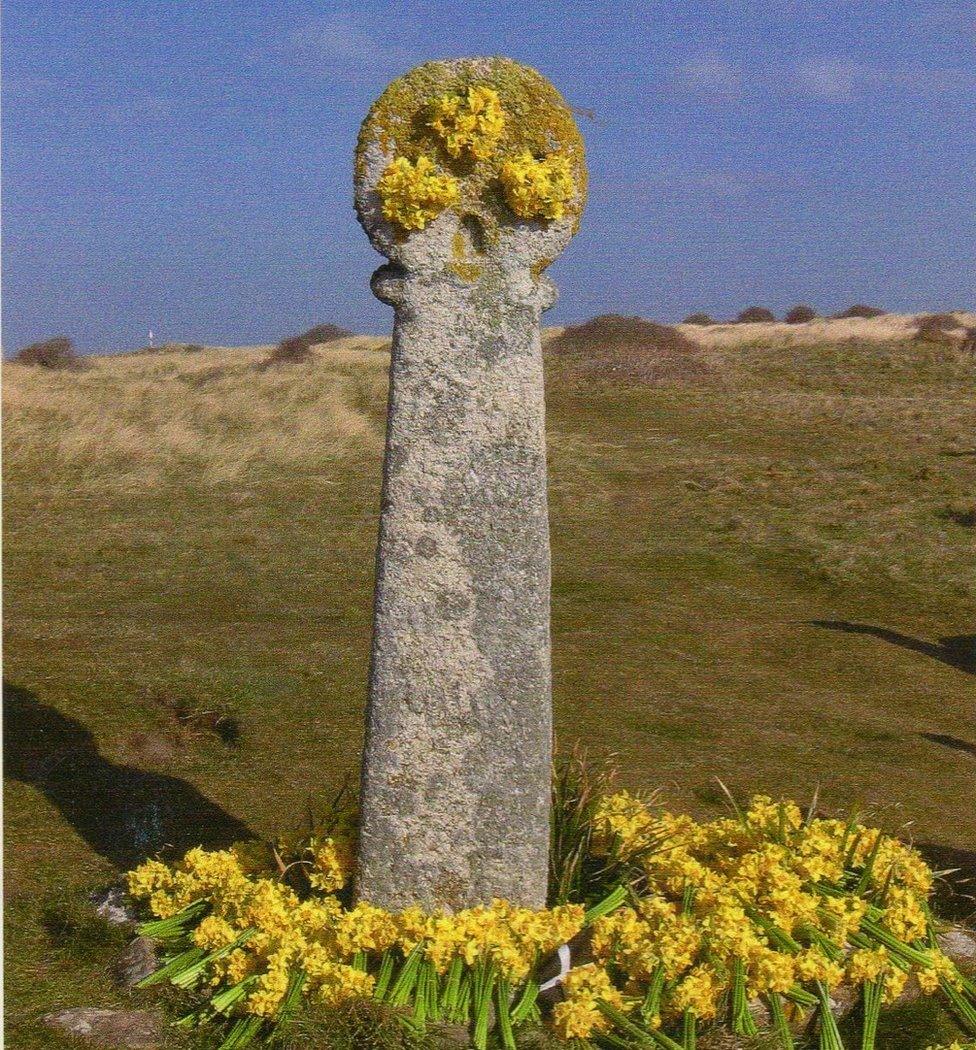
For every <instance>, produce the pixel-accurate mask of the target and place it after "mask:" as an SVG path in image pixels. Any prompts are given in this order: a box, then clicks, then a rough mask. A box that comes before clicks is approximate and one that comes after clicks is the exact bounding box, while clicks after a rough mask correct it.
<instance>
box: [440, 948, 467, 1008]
mask: <svg viewBox="0 0 976 1050" xmlns="http://www.w3.org/2000/svg"><path fill="white" fill-rule="evenodd" d="M463 969H464V963H463V962H462V961H461V958H460V956H458V955H455V956H454V958H453V959H452V960H451V965H450V966H449V967H448V968H447V980H446V981H445V982H444V991H443V992H441V1011H442V1012H443V1013H444V1015H445V1016H446V1017H447V1018H448V1019H450V1020H453V1019H454V1012H455V1010H456V1009H457V1001H458V993H459V992H460V991H461V974H462V972H463Z"/></svg>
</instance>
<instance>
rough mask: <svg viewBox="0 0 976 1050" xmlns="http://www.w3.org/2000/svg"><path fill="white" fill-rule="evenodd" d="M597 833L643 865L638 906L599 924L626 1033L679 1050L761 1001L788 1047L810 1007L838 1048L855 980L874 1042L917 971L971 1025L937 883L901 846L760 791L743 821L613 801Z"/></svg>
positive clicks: (610, 1007) (605, 806) (970, 1001)
mask: <svg viewBox="0 0 976 1050" xmlns="http://www.w3.org/2000/svg"><path fill="white" fill-rule="evenodd" d="M593 824H594V842H595V843H596V847H597V848H598V849H606V850H609V849H611V848H612V849H613V850H614V851H615V853H616V855H617V856H622V857H625V858H627V859H628V861H629V862H630V863H631V864H632V865H633V866H634V868H635V870H636V872H637V876H636V883H635V895H634V897H635V899H634V900H633V902H632V903H631V904H630V905H629V906H627V907H623V908H621V909H619V910H617V911H616V912H615V913H613V914H612V915H609V916H607V917H605V918H602V919H601V920H600V921H598V922H597V923H596V924H595V931H594V938H593V949H594V954H595V957H596V961H597V963H598V964H600V965H602V966H603V967H604V968H605V969H606V970H607V972H610V973H613V974H615V975H617V977H618V984H619V986H620V988H621V989H622V991H623V993H624V994H625V997H627V998H625V1004H624V1007H621V1006H620V1004H619V1003H614V1002H609V1001H608V1002H607V1003H606V1006H605V1010H604V1016H605V1017H609V1018H611V1019H613V1020H614V1022H615V1024H616V1029H617V1031H618V1033H619V1034H622V1035H626V1034H628V1033H629V1034H630V1035H634V1036H637V1037H638V1039H643V1040H644V1041H645V1042H646V1040H647V1039H651V1040H652V1042H653V1041H657V1042H659V1043H660V1045H664V1046H672V1048H673V1046H674V1045H680V1044H676V1037H677V1038H680V1039H681V1040H683V1041H684V1042H687V1041H688V1040H690V1039H691V1040H693V1038H694V1029H695V1026H696V1025H697V1024H698V1022H708V1021H711V1020H712V1019H721V1018H723V1017H725V1016H726V1015H727V1016H728V1019H729V1021H730V1023H731V1025H732V1027H733V1029H734V1030H735V1031H736V1032H738V1033H739V1034H746V1035H750V1034H755V1030H756V1025H755V1021H754V1019H753V1017H752V1014H751V1012H750V1010H749V1008H748V1004H749V1002H750V1001H752V1000H755V999H757V998H762V999H764V1000H765V1001H766V1003H767V1005H768V1007H769V1011H770V1015H771V1017H772V1018H773V1021H774V1024H775V1025H776V1028H777V1030H778V1032H779V1034H780V1036H781V1041H782V1043H783V1045H784V1046H785V1047H789V1046H792V1038H791V1036H790V1033H789V1024H788V1015H790V1014H792V1015H797V1014H799V1013H802V1012H803V1011H804V1010H808V1009H810V1008H814V1009H817V1010H819V1013H820V1019H821V1045H822V1047H823V1048H824V1050H839V1048H840V1035H839V1032H838V1031H837V1028H836V1024H835V1023H834V1020H833V1017H832V1015H831V1014H830V1008H829V995H830V992H831V991H832V990H833V989H835V988H836V987H837V986H839V985H842V984H846V985H849V986H854V987H859V988H861V989H862V994H863V997H864V1003H865V1019H864V1027H865V1031H864V1040H863V1042H862V1047H864V1048H869V1047H871V1046H872V1045H873V1040H874V1030H875V1028H876V1026H877V1020H878V1016H879V1012H880V1010H881V1007H882V1005H883V1004H884V1003H890V1002H893V1001H894V1000H895V999H897V998H898V996H899V995H900V994H901V993H902V991H903V990H904V988H905V984H906V982H907V980H908V978H909V977H914V978H915V979H916V980H917V981H918V984H919V986H920V987H921V989H922V991H923V992H924V993H925V994H934V993H936V992H939V993H941V994H943V995H944V996H945V998H946V999H947V1000H948V1002H949V1004H950V1006H951V1007H952V1009H953V1010H954V1011H955V1012H956V1013H957V1014H958V1015H959V1016H960V1018H961V1019H962V1020H963V1021H964V1023H966V1024H967V1025H969V1026H970V1027H971V1028H972V1030H973V1031H974V1032H976V1009H974V998H976V988H974V986H973V985H972V983H971V982H970V981H968V980H967V979H966V978H965V977H964V976H963V975H962V974H961V973H959V971H958V970H957V969H956V967H955V966H954V964H953V963H952V962H951V961H950V960H949V959H948V958H947V957H946V956H945V955H944V954H943V953H942V952H941V951H940V950H939V949H938V947H937V944H936V940H935V933H934V928H933V923H932V919H931V914H930V912H929V909H928V903H927V901H928V896H929V893H930V891H931V888H932V882H933V874H932V872H931V870H930V869H929V868H928V866H927V865H926V864H925V862H924V861H923V860H922V858H921V857H920V856H919V855H918V854H917V853H916V852H915V851H914V850H913V849H911V848H910V847H908V846H906V845H905V844H904V843H902V842H900V841H898V840H897V839H894V838H890V837H888V836H885V835H883V834H882V833H881V832H880V831H877V830H876V829H871V828H866V827H864V826H862V825H860V824H859V823H857V822H856V821H854V820H850V821H847V822H843V821H836V820H825V819H816V818H814V817H813V815H812V814H809V815H807V816H806V817H804V815H803V814H802V813H801V811H800V809H799V808H798V807H797V806H796V805H795V804H794V803H791V802H774V801H773V800H772V799H770V798H768V797H766V796H762V795H757V796H755V797H754V798H753V799H752V802H751V804H750V805H749V807H748V808H747V809H746V810H745V811H738V812H737V813H736V815H735V817H732V818H727V819H721V820H716V821H711V822H709V823H698V822H696V821H694V820H692V819H691V818H689V817H686V816H680V815H673V814H669V813H666V812H655V811H654V810H653V809H652V808H651V807H650V806H647V805H646V804H644V803H642V802H641V800H640V799H638V798H635V797H633V796H631V795H629V794H627V793H618V794H616V795H613V796H610V797H607V798H605V799H603V800H602V802H601V804H600V805H599V806H598V807H597V810H596V812H595V814H594V817H593ZM583 998H584V1007H585V1006H586V1005H587V1004H588V1003H589V999H588V998H587V996H586V994H584V996H583ZM567 1009H569V1008H568V1007H567ZM628 1011H631V1012H633V1013H635V1015H636V1016H630V1017H628V1016H626V1015H627V1012H628ZM580 1027H581V1026H580V1025H577V1026H576V1030H577V1034H579V1032H578V1029H579V1028H580ZM594 1031H598V1029H597V1028H594ZM667 1031H670V1032H671V1033H672V1034H671V1035H665V1034H664V1033H665V1032H667ZM583 1034H585V1033H583Z"/></svg>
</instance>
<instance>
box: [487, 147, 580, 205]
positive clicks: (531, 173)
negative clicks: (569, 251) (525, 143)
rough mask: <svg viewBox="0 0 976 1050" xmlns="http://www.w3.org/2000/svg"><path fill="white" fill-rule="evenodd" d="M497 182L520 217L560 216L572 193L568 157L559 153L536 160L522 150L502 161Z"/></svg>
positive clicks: (573, 188) (574, 189) (571, 197)
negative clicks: (500, 184)
mask: <svg viewBox="0 0 976 1050" xmlns="http://www.w3.org/2000/svg"><path fill="white" fill-rule="evenodd" d="M501 182H502V187H503V189H504V192H505V200H506V201H507V202H508V206H509V207H510V208H511V209H512V211H513V212H515V214H516V215H518V216H519V218H521V219H561V218H562V217H563V216H564V215H565V214H566V207H567V205H568V203H569V202H570V201H571V200H572V199H573V195H574V194H575V193H576V186H575V184H574V183H573V175H572V171H571V170H570V165H569V159H568V158H567V157H565V156H563V155H562V154H561V153H554V154H552V155H551V156H548V157H544V158H543V159H542V160H536V158H535V157H533V156H532V154H531V153H529V151H528V150H526V151H525V152H523V153H522V154H521V156H518V157H515V158H514V159H512V160H507V161H505V163H504V165H503V166H502V170H501Z"/></svg>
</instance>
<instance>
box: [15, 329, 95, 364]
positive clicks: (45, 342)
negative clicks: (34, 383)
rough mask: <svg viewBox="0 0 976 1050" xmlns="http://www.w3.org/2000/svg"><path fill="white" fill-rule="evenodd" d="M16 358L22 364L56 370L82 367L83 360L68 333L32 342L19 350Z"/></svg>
mask: <svg viewBox="0 0 976 1050" xmlns="http://www.w3.org/2000/svg"><path fill="white" fill-rule="evenodd" d="M14 360H15V361H16V362H17V363H18V364H21V365H32V366H35V367H37V368H50V369H54V370H56V369H64V368H81V367H82V363H81V360H80V359H79V357H78V355H77V354H76V353H75V348H74V344H73V343H72V342H71V340H70V339H69V338H68V337H67V336H66V335H56V336H54V337H53V338H51V339H42V340H41V341H40V342H37V343H30V344H29V345H28V346H25V347H24V348H23V349H21V350H18V351H17V354H16V356H15V357H14Z"/></svg>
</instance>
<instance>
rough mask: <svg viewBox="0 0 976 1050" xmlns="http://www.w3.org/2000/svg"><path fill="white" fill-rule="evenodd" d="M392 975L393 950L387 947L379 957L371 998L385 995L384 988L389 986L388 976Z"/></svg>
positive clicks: (380, 997)
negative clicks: (378, 966)
mask: <svg viewBox="0 0 976 1050" xmlns="http://www.w3.org/2000/svg"><path fill="white" fill-rule="evenodd" d="M392 976H393V952H392V950H391V949H389V948H388V949H387V950H386V951H385V952H383V957H382V958H381V959H380V968H379V970H378V971H377V973H376V984H375V986H374V988H373V998H374V999H379V1000H382V999H383V998H384V997H385V996H386V990H387V989H388V988H389V987H390V978H391V977H392Z"/></svg>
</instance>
